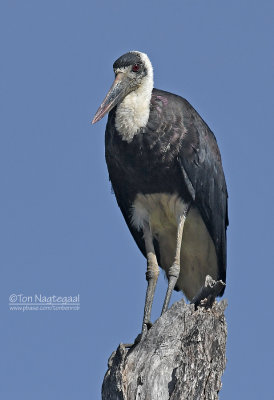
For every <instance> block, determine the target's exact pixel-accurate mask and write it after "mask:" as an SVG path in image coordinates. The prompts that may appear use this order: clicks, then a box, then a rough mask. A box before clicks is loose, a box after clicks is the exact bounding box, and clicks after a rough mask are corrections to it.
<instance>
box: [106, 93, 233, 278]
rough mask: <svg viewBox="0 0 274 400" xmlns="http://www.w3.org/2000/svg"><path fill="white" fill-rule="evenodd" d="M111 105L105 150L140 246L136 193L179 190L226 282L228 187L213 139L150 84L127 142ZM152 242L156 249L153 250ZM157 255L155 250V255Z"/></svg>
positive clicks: (182, 104)
mask: <svg viewBox="0 0 274 400" xmlns="http://www.w3.org/2000/svg"><path fill="white" fill-rule="evenodd" d="M115 113H116V107H115V108H114V109H113V110H111V112H110V113H109V117H108V123H107V127H106V132H105V155H106V162H107V166H108V172H109V178H110V181H111V184H112V187H113V191H114V193H115V196H116V199H117V203H118V205H119V207H120V209H121V211H122V213H123V216H124V218H125V221H126V223H127V226H128V228H129V230H130V232H131V234H132V236H133V237H134V239H135V241H136V243H137V245H138V247H139V249H140V250H141V252H142V253H143V254H144V256H146V252H145V245H144V240H143V235H142V232H140V231H137V230H136V229H135V228H134V226H133V225H132V223H131V207H132V204H133V202H134V199H135V197H136V195H137V193H143V194H150V193H161V192H163V193H170V194H173V193H178V194H179V195H180V196H181V197H182V198H183V199H184V200H186V201H190V200H192V201H193V203H194V204H195V205H196V206H197V208H198V209H199V211H200V213H201V215H202V217H203V220H204V222H205V225H206V227H207V229H208V231H209V233H210V235H211V237H212V240H213V242H214V245H215V247H216V253H217V258H218V265H219V276H218V279H221V280H222V281H223V282H225V281H226V227H227V225H228V217H227V189H226V182H225V178H224V173H223V169H222V163H221V156H220V152H219V149H218V146H217V142H216V138H215V136H214V134H213V133H212V131H211V130H210V128H209V127H208V126H207V124H206V123H205V122H204V121H203V119H202V118H201V117H200V116H199V114H198V113H197V111H195V109H194V108H193V107H192V106H191V105H190V104H189V102H188V101H187V100H185V99H183V98H182V97H180V96H177V95H174V94H172V93H168V92H165V91H162V90H158V89H153V92H152V97H151V104H150V115H149V120H148V123H147V126H146V127H145V128H141V129H140V132H139V133H138V134H137V135H136V136H135V137H134V138H133V140H132V142H130V143H128V142H126V141H124V140H122V137H121V136H120V135H119V133H118V132H117V130H116V128H115V122H114V120H115ZM157 247H158V246H157V243H156V249H157ZM157 259H158V260H160V254H159V253H158V254H157Z"/></svg>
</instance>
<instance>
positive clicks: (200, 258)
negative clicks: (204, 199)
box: [132, 193, 218, 299]
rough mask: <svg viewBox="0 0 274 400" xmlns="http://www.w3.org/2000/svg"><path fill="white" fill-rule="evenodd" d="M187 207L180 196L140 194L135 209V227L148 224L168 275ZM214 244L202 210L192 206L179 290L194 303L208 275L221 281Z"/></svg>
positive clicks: (182, 254)
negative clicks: (202, 215) (178, 232)
mask: <svg viewBox="0 0 274 400" xmlns="http://www.w3.org/2000/svg"><path fill="white" fill-rule="evenodd" d="M185 210H186V204H185V203H184V202H183V201H182V199H181V198H180V197H179V196H178V195H176V194H173V195H170V194H165V193H155V194H151V195H142V194H138V195H137V196H136V198H135V201H134V203H133V208H132V223H133V225H134V226H135V228H137V229H138V230H142V228H143V224H144V222H148V223H149V225H150V228H151V232H152V235H153V237H154V238H155V239H157V241H158V243H159V249H160V260H158V263H159V265H160V266H161V268H163V269H164V270H165V271H166V272H167V271H168V269H169V268H170V267H171V265H172V263H173V261H174V257H175V251H176V240H177V228H178V224H179V221H180V217H181V216H182V215H183V213H184V212H185ZM217 271H218V265H217V257H216V251H215V246H214V243H213V241H212V239H211V236H210V235H209V233H208V230H207V228H206V226H205V224H204V221H203V219H202V217H201V216H200V213H199V211H198V209H197V208H196V207H194V206H192V207H191V208H190V210H189V212H188V214H187V218H186V221H185V225H184V231H183V239H182V247H181V269H180V275H179V278H178V281H177V284H176V286H177V287H178V289H180V290H182V291H183V292H184V294H185V295H186V297H187V298H188V299H192V298H193V297H194V296H195V295H196V294H197V292H198V290H199V289H200V287H201V286H202V285H203V284H204V281H205V277H206V275H210V276H211V277H212V278H213V279H217V278H218V272H217Z"/></svg>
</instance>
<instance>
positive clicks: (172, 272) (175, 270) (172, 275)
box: [161, 206, 189, 315]
mask: <svg viewBox="0 0 274 400" xmlns="http://www.w3.org/2000/svg"><path fill="white" fill-rule="evenodd" d="M188 210H189V206H187V207H186V210H185V212H184V213H183V215H182V216H181V217H180V220H179V224H178V229H177V240H176V252H175V258H174V262H173V264H172V266H171V267H170V268H169V270H168V273H167V278H168V287H167V292H166V297H165V301H164V305H163V308H162V313H161V315H163V314H164V313H165V312H166V310H167V309H168V305H169V302H170V297H171V294H172V291H173V289H174V287H175V285H176V282H177V279H178V276H179V274H180V257H181V245H182V237H183V231H184V225H185V220H186V216H187V213H188Z"/></svg>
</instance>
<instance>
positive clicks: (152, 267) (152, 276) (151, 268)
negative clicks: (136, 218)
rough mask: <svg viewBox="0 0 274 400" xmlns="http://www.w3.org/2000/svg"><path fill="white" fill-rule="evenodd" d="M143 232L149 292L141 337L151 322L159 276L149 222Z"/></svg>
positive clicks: (147, 293)
mask: <svg viewBox="0 0 274 400" xmlns="http://www.w3.org/2000/svg"><path fill="white" fill-rule="evenodd" d="M143 234H144V241H145V247H146V254H147V272H146V280H147V292H146V301H145V309H144V318H143V325H142V334H141V339H142V338H143V337H144V336H145V334H146V332H147V329H148V325H149V324H150V314H151V308H152V302H153V298H154V293H155V288H156V283H157V280H158V276H159V266H158V262H157V258H156V254H155V249H154V245H153V237H152V233H151V230H150V226H149V224H148V223H145V225H144V228H143Z"/></svg>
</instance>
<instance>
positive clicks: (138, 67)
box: [132, 64, 140, 72]
mask: <svg viewBox="0 0 274 400" xmlns="http://www.w3.org/2000/svg"><path fill="white" fill-rule="evenodd" d="M139 69H140V65H139V64H134V65H133V66H132V71H133V72H137V71H139Z"/></svg>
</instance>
